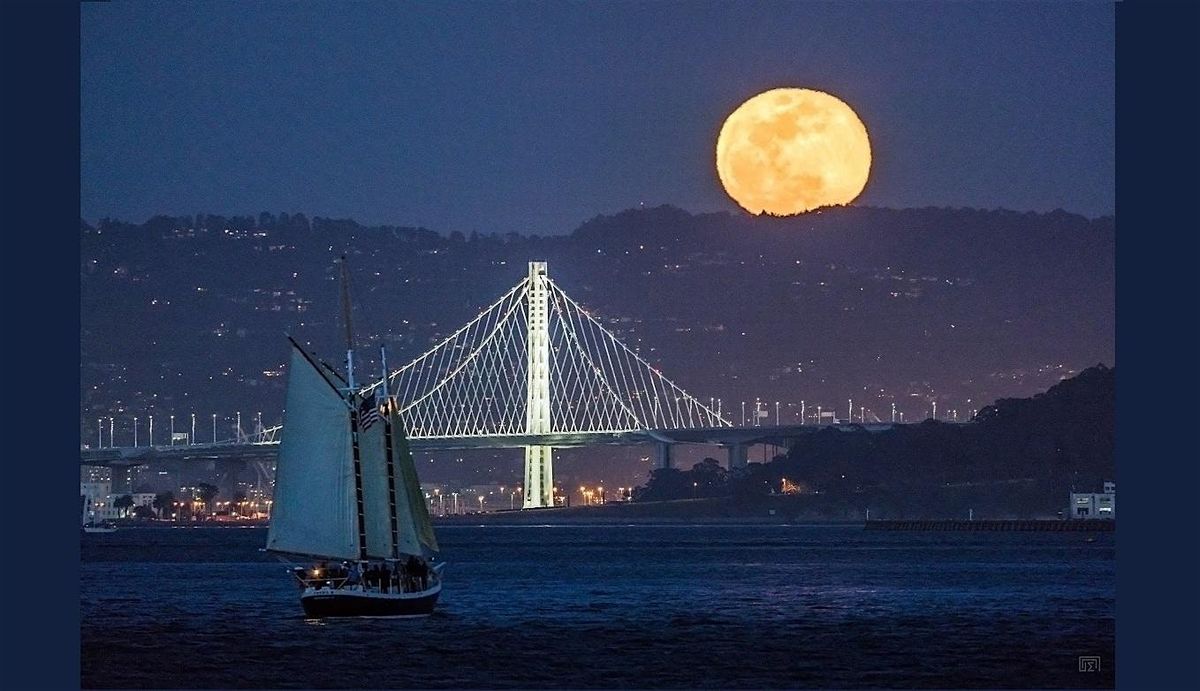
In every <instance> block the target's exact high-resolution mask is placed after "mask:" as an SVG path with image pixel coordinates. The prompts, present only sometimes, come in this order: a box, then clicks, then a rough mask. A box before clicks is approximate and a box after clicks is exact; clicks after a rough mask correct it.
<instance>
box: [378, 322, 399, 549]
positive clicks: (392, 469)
mask: <svg viewBox="0 0 1200 691" xmlns="http://www.w3.org/2000/svg"><path fill="white" fill-rule="evenodd" d="M379 362H380V363H381V365H382V368H383V379H382V380H381V381H380V382H379V385H380V388H382V389H383V410H384V412H383V444H384V458H386V459H387V483H388V507H389V509H388V516H389V519H390V523H391V525H390V526H389V527H390V528H391V530H392V558H393V559H399V558H400V524H399V523H398V522H397V521H396V466H395V463H393V462H392V416H391V412H392V400H391V398H390V397H389V395H388V369H387V349H386V348H385V347H384V346H379Z"/></svg>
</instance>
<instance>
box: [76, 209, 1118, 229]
mask: <svg viewBox="0 0 1200 691" xmlns="http://www.w3.org/2000/svg"><path fill="white" fill-rule="evenodd" d="M657 209H675V210H677V211H682V212H683V213H686V214H687V215H689V216H693V217H701V216H716V215H724V216H733V215H735V214H738V213H739V211H731V210H728V209H722V210H719V211H692V210H689V209H686V208H684V207H682V206H679V205H677V204H672V203H670V202H663V203H662V204H657V205H655V206H645V205H639V206H632V207H628V208H624V209H620V210H618V211H613V212H609V213H597V214H596V215H594V216H592V217H590V218H587V219H585V220H583V221H580V222H579V224H578V225H576V226H575V227H574V228H571V229H570V230H566V231H563V232H561V233H548V234H545V235H542V234H540V233H517V234H518V235H520V236H522V237H532V236H534V235H537V236H538V237H562V236H569V235H571V234H573V233H574V232H575V231H577V230H579V229H580V228H581V227H583V226H585V225H587V224H588V223H589V222H591V221H594V220H596V219H601V218H613V217H616V216H619V215H621V214H625V213H629V212H642V211H654V210H657ZM851 209H854V210H864V211H928V210H936V211H968V212H980V213H1009V214H1017V215H1026V214H1033V215H1036V216H1050V215H1053V214H1067V215H1070V216H1078V217H1080V218H1083V219H1086V220H1088V221H1092V222H1094V221H1104V220H1109V219H1112V220H1115V219H1116V213H1115V212H1112V213H1106V214H1101V215H1099V216H1088V215H1086V214H1083V213H1079V212H1075V211H1067V210H1066V209H1063V208H1062V207H1056V208H1054V209H1051V210H1049V211H1035V210H1032V209H1026V210H1019V209H1009V208H1006V207H1002V206H999V207H995V208H991V209H985V208H982V207H975V206H933V205H926V206H907V207H891V206H869V205H858V204H841V205H835V206H824V207H821V208H818V209H813V210H811V211H805V212H803V213H799V214H791V215H786V216H774V215H771V214H768V213H760V214H751V213H749V212H747V211H744V210H742V211H740V213H741V214H742V215H744V216H745V217H747V218H751V219H765V220H771V219H774V220H782V219H791V218H802V217H805V216H811V215H816V214H820V213H822V212H826V211H831V212H834V213H836V212H839V211H843V210H851ZM198 213H203V214H205V215H212V216H224V217H226V218H230V217H235V216H243V217H249V218H254V219H257V218H258V216H259V215H261V214H264V213H266V214H271V215H273V216H275V217H276V218H278V217H279V215H281V214H288V215H289V216H295V215H297V214H299V215H303V216H306V217H307V218H308V219H309V221H310V222H311V221H314V220H316V219H322V220H328V221H349V222H352V223H354V224H356V225H358V226H360V227H362V228H379V227H385V226H386V227H392V228H411V229H414V230H427V231H431V232H434V233H437V234H438V235H441V236H449V235H451V234H452V233H454V232H459V233H462V234H463V235H470V233H469V232H464V231H461V230H458V231H456V230H453V229H452V230H449V231H441V230H436V229H433V228H429V227H426V226H422V225H403V224H393V223H375V224H364V223H362V222H360V221H358V220H357V219H355V218H353V217H334V216H323V215H317V214H311V215H310V214H308V213H306V212H304V211H265V210H264V211H257V212H254V213H231V214H217V213H210V212H207V211H205V212H198ZM181 215H182V216H194V215H195V214H181ZM160 216H161V217H168V218H171V217H174V215H173V214H170V213H156V214H153V215H151V216H150V217H148V218H146V219H145V220H144V221H141V222H140V223H137V222H133V221H126V220H124V219H121V218H114V217H110V216H105V217H102V218H101V219H98V220H96V221H94V222H93V221H89V220H88V219H86V218H84V216H83V214H80V216H79V220H80V221H82V222H83V223H86V224H88V225H89V226H91V227H93V228H95V227H97V226H98V225H99V223H100V222H101V221H106V220H107V221H113V222H117V223H128V224H130V225H145V224H146V223H149V222H150V221H152V220H154V219H155V218H158V217H160ZM471 232H479V234H480V235H485V233H484V232H481V231H471ZM486 234H487V235H492V234H497V235H508V234H509V233H508V232H502V231H499V230H494V231H490V232H489V233H486Z"/></svg>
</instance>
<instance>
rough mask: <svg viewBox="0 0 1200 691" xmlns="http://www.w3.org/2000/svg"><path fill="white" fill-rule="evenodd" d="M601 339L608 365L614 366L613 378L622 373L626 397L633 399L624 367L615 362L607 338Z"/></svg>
mask: <svg viewBox="0 0 1200 691" xmlns="http://www.w3.org/2000/svg"><path fill="white" fill-rule="evenodd" d="M599 340H600V344H601V346H602V347H603V348H604V357H605V359H607V360H608V366H609V367H610V368H612V371H613V375H614V376H613V379H614V380H615V379H616V374H617V373H620V375H621V383H622V384H623V385H624V386H625V398H628V399H629V400H633V396H632V395H631V393H632V391H631V387H630V386H629V380H628V378H627V377H626V376H625V370H624V368H622V367H618V365H617V364H616V363H614V362H613V357H612V350H611V349H610V347H609V344H608V341H607V339H599ZM618 360H619V358H618ZM643 412H644V411H643ZM638 422H639V424H643V425H644V423H642V422H641V421H640V420H639V421H638Z"/></svg>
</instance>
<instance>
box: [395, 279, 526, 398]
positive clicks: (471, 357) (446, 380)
mask: <svg viewBox="0 0 1200 691" xmlns="http://www.w3.org/2000/svg"><path fill="white" fill-rule="evenodd" d="M519 305H520V302H516V303H514V305H513V307H512V308H510V309H509V312H508V314H506V315H504V320H507V319H508V318H509V317H510V316H511V315H512V313H513V311H514V310H515V309H516V307H517V306H519ZM498 330H499V328H498V327H497V329H495V330H493V331H492V333H490V334H488V336H487V338H485V339H484V340H483V341H482V342H481V343H480V344H479V347H478V348H476V349H475V350H474V351H473V352H472V353H471V354H470V355H468V356H467V357H466V359H464V360H463V361H462V362H461V363H460V364H459V365H458V367H456V368H455V369H454V371H453V372H451V373H450V374H448V375H446V377H444V378H443V379H442V380H441V381H440V382H438V384H437V386H435V387H433V388H432V389H430V390H429V392H428V393H426V394H425V395H424V396H421V397H420V398H418V399H417V400H415V401H413V402H412V403H410V404H409V405H408V407H409V408H412V407H414V406H416V405H418V404H419V403H421V402H422V401H424V400H426V399H428V398H429V397H430V396H432V395H433V394H434V393H436V392H437V391H439V390H440V389H441V388H442V387H444V386H445V385H446V382H448V381H450V380H451V379H453V378H454V376H455V375H456V374H458V373H459V372H460V371H462V368H463V367H464V366H466V365H467V363H469V362H470V361H471V360H472V359H473V358H474V357H475V356H476V355H478V354H479V351H480V350H481V349H483V347H484V346H486V345H487V344H488V343H489V342H490V341H491V340H492V338H493V337H494V336H495V335H496V332H497V331H498Z"/></svg>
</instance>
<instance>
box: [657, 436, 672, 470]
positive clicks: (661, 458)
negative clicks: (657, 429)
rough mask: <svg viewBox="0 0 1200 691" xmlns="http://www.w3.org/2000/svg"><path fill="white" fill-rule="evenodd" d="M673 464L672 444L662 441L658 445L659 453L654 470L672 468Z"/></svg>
mask: <svg viewBox="0 0 1200 691" xmlns="http://www.w3.org/2000/svg"><path fill="white" fill-rule="evenodd" d="M672 463H673V462H672V460H671V444H670V443H668V442H665V441H660V442H659V443H658V453H657V454H656V455H655V456H654V469H655V470H660V469H662V468H670V467H672Z"/></svg>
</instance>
